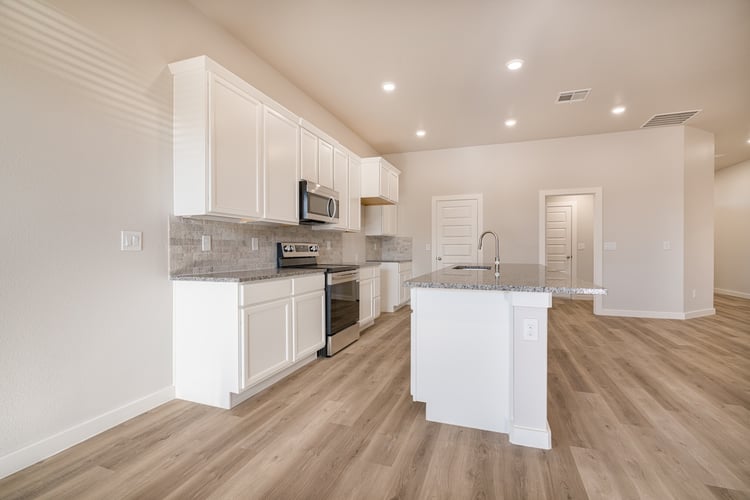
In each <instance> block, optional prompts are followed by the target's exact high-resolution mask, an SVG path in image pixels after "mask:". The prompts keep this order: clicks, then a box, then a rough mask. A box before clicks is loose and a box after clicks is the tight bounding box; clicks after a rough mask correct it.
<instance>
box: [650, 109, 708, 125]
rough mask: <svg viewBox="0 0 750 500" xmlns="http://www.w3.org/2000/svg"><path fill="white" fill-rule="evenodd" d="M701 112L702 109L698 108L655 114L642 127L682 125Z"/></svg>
mask: <svg viewBox="0 0 750 500" xmlns="http://www.w3.org/2000/svg"><path fill="white" fill-rule="evenodd" d="M700 112H701V110H700V109H696V110H694V111H678V112H677V113H664V114H661V115H654V116H652V117H651V119H649V121H647V122H646V123H644V124H643V125H641V128H647V127H667V126H669V125H682V124H683V123H685V122H686V121H688V120H689V119H691V118H692V117H694V116H695V115H697V114H698V113H700Z"/></svg>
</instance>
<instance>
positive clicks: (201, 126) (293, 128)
mask: <svg viewBox="0 0 750 500" xmlns="http://www.w3.org/2000/svg"><path fill="white" fill-rule="evenodd" d="M169 69H170V71H171V72H172V74H173V75H174V103H173V105H174V116H173V120H174V122H173V127H174V152H173V156H174V214H175V215H181V216H194V217H205V218H216V219H224V220H239V221H256V220H267V221H270V222H280V223H288V224H297V223H298V221H299V219H298V213H297V209H296V208H297V202H296V198H297V194H296V193H297V181H298V179H299V132H298V130H299V125H298V123H299V118H298V117H297V116H295V115H294V114H293V113H291V112H290V111H288V110H287V109H285V108H284V107H283V106H281V105H280V104H278V103H276V102H274V101H273V100H272V99H270V98H269V97H268V96H266V95H264V94H263V93H262V92H260V91H258V90H257V89H255V88H254V87H252V86H251V85H250V84H248V83H246V82H245V81H243V80H242V79H241V78H239V77H238V76H236V75H234V74H233V73H231V72H230V71H228V70H227V69H225V68H223V67H222V66H220V65H219V64H217V63H216V62H214V61H212V60H211V59H209V58H208V57H206V56H199V57H194V58H192V59H187V60H184V61H179V62H176V63H172V64H170V65H169Z"/></svg>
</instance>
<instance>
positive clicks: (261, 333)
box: [240, 298, 293, 390]
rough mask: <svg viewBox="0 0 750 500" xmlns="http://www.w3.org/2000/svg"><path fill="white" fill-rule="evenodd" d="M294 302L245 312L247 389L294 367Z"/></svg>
mask: <svg viewBox="0 0 750 500" xmlns="http://www.w3.org/2000/svg"><path fill="white" fill-rule="evenodd" d="M291 334H292V300H291V298H286V299H282V300H274V301H271V302H266V303H263V304H259V305H254V306H250V307H246V308H244V309H243V310H242V340H243V349H242V365H243V368H244V369H243V384H242V386H241V387H240V388H241V389H243V390H244V389H247V388H248V387H251V386H253V385H254V384H256V383H258V382H260V381H262V380H264V379H266V378H268V377H269V376H271V375H273V374H275V373H278V372H279V371H281V370H283V369H284V368H286V367H288V366H289V365H291V364H292V359H293V358H292V342H291V337H292V335H291Z"/></svg>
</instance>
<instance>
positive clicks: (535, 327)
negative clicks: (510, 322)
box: [523, 318, 539, 341]
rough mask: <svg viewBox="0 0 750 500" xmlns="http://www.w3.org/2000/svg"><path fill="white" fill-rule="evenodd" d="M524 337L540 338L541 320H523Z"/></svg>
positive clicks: (530, 338)
mask: <svg viewBox="0 0 750 500" xmlns="http://www.w3.org/2000/svg"><path fill="white" fill-rule="evenodd" d="M523 339H524V340H531V341H534V340H539V320H536V319H531V318H526V319H524V320H523Z"/></svg>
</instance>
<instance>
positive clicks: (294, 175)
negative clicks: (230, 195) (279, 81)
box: [263, 106, 299, 224]
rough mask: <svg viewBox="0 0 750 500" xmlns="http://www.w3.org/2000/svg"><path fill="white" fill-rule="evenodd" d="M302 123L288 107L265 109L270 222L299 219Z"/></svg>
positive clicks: (264, 151) (287, 221)
mask: <svg viewBox="0 0 750 500" xmlns="http://www.w3.org/2000/svg"><path fill="white" fill-rule="evenodd" d="M298 131H299V125H297V123H296V117H295V116H294V115H291V113H289V112H288V111H286V110H284V109H278V110H276V109H271V108H270V107H269V106H264V109H263V165H264V173H265V187H266V190H265V205H264V207H265V211H264V213H263V218H264V219H265V220H267V221H269V222H280V223H285V224H298V223H299V189H298V183H297V179H299V155H298V154H297V151H299V142H298V141H299V133H298Z"/></svg>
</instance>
